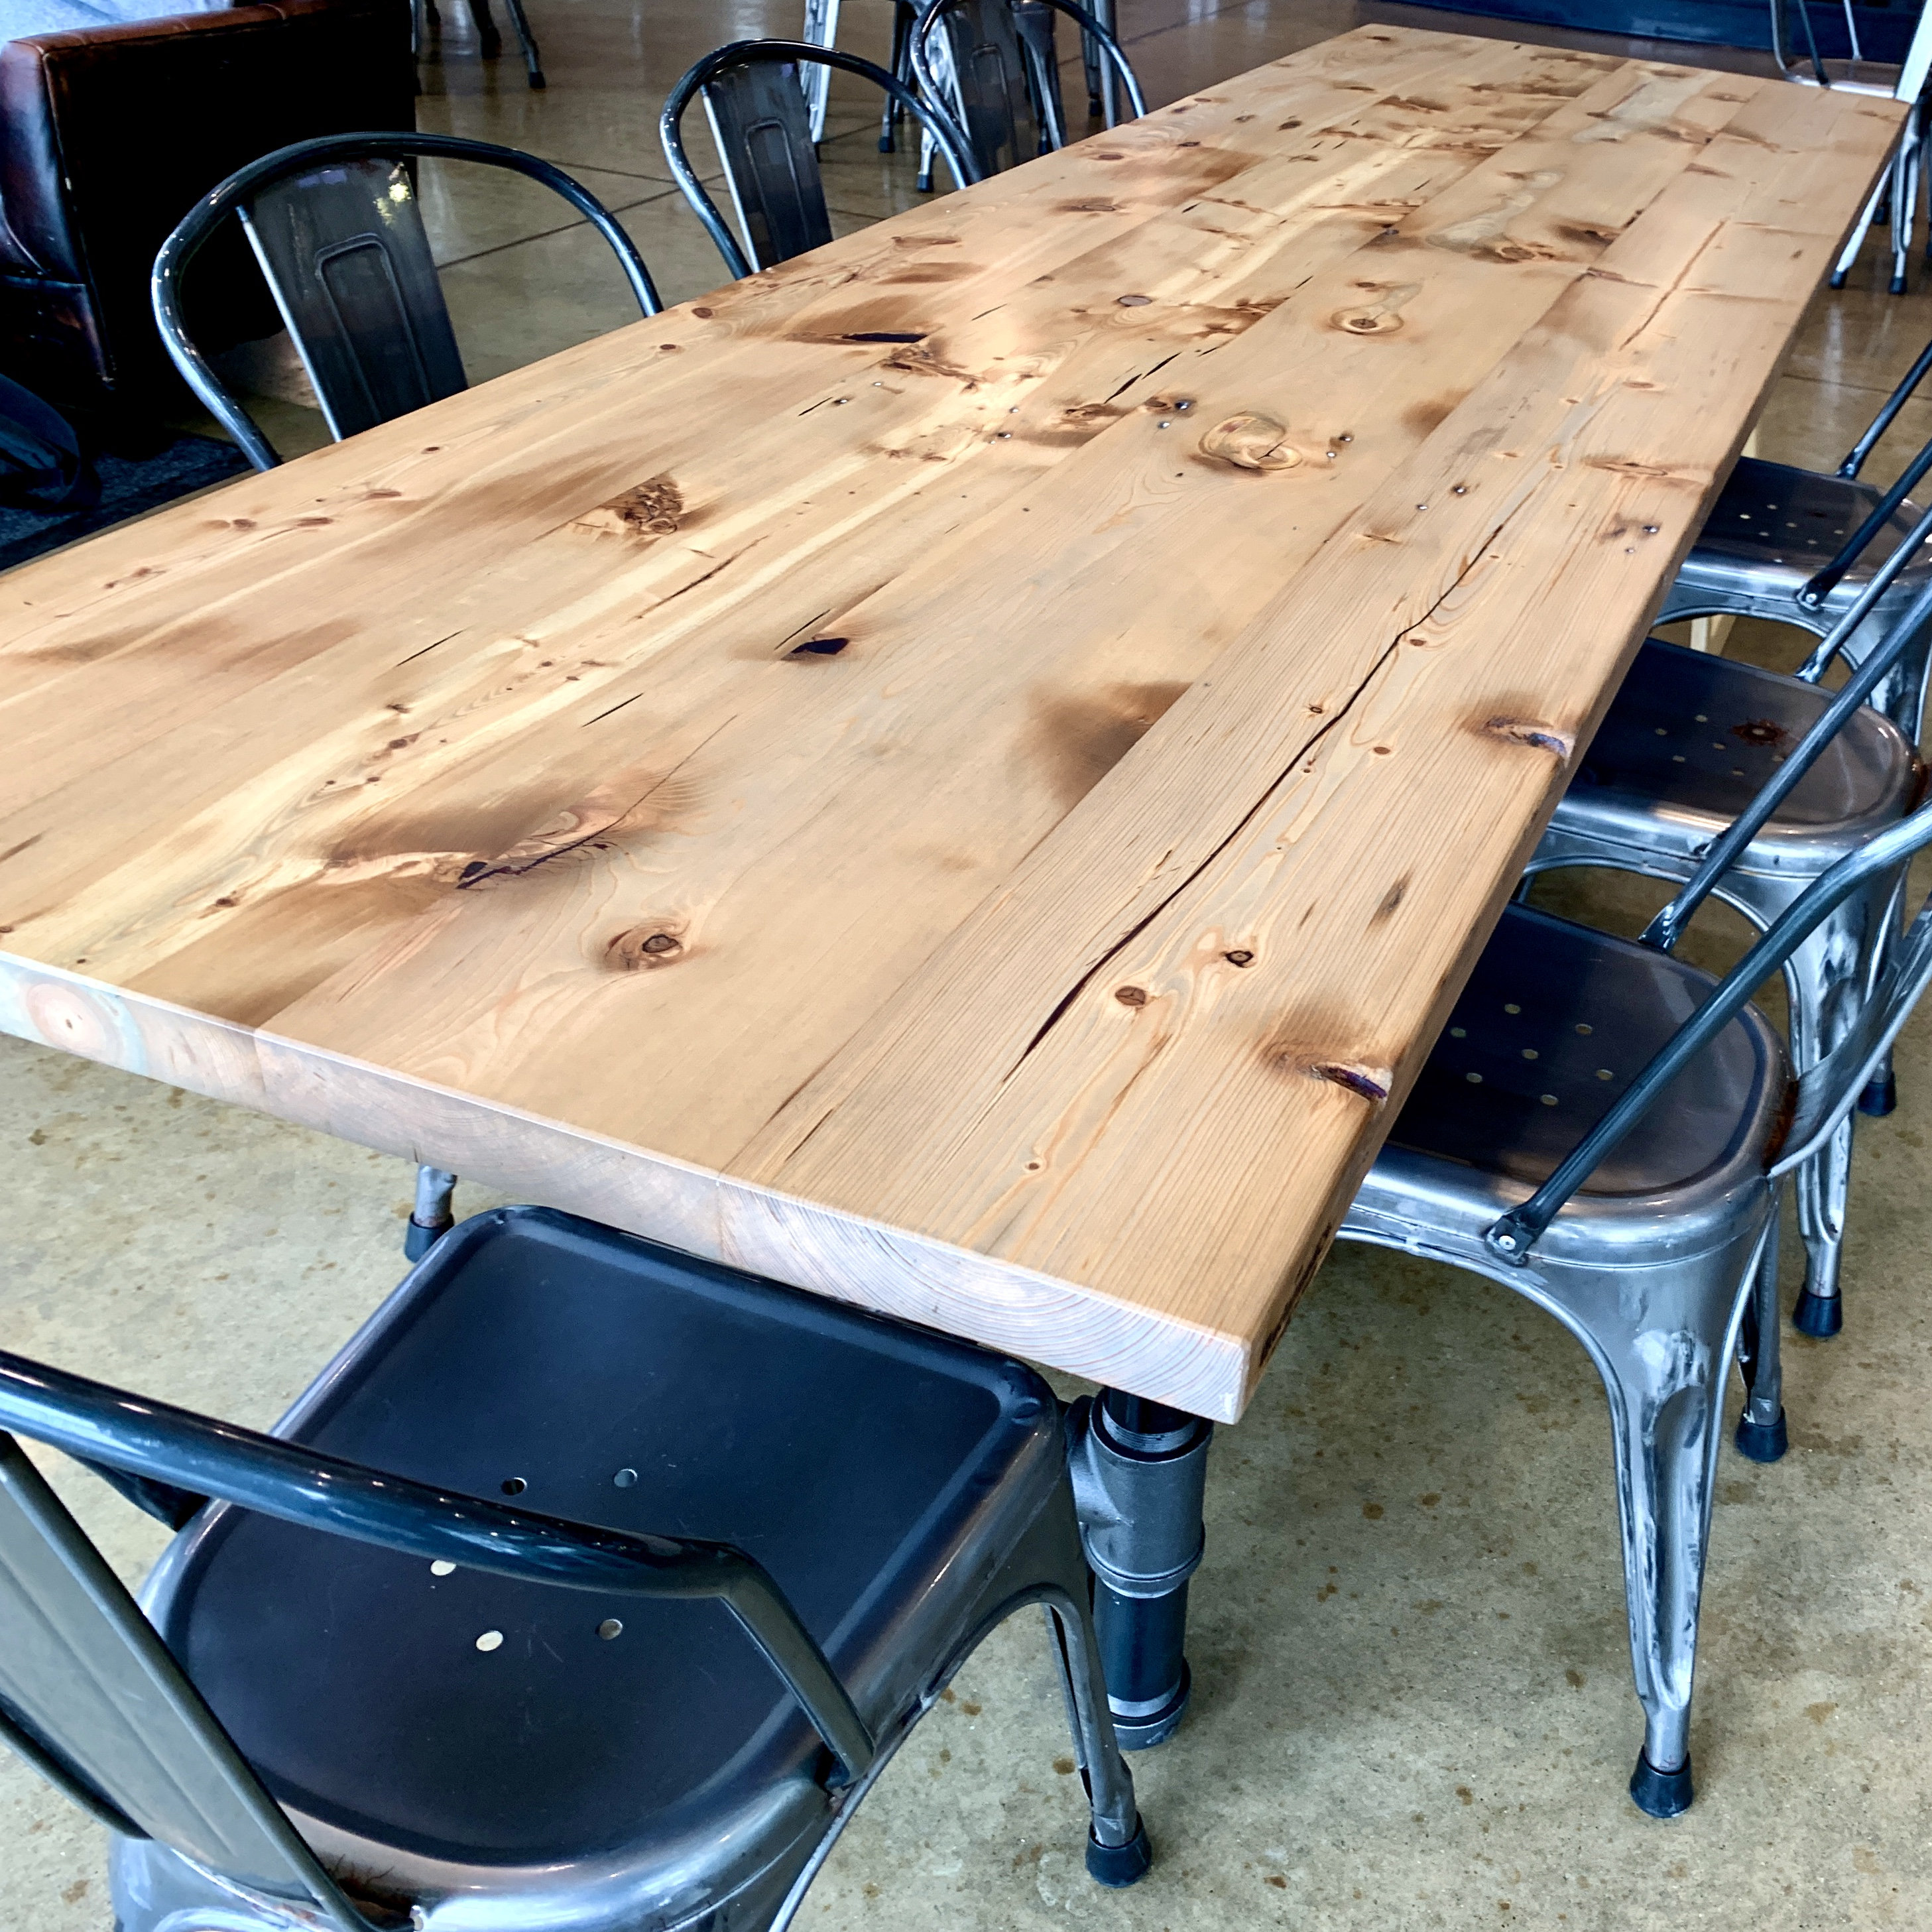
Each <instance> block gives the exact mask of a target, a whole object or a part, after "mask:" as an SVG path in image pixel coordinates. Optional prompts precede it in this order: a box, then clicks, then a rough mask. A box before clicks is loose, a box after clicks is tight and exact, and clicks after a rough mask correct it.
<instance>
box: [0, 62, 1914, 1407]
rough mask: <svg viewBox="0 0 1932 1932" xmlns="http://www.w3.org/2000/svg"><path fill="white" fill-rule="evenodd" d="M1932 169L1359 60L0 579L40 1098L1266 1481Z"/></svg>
mask: <svg viewBox="0 0 1932 1932" xmlns="http://www.w3.org/2000/svg"><path fill="white" fill-rule="evenodd" d="M1896 127H1897V111H1896V110H1894V108H1893V107H1891V104H1887V103H1883V102H1873V101H1852V100H1849V99H1845V98H1840V97H1838V96H1835V95H1829V94H1823V93H1820V92H1817V91H1814V90H1805V89H1793V88H1787V87H1781V86H1775V85H1772V84H1770V83H1760V82H1757V81H1754V80H1748V79H1740V78H1739V77H1736V76H1732V75H1720V74H1709V73H1704V72H1701V71H1697V70H1695V69H1691V68H1678V67H1673V66H1667V65H1661V64H1658V63H1653V62H1617V61H1615V60H1613V59H1610V58H1606V57H1604V56H1599V55H1581V54H1575V53H1568V52H1552V51H1550V50H1547V49H1534V48H1527V47H1521V46H1514V45H1511V44H1510V43H1504V42H1498V41H1491V40H1472V39H1469V38H1466V37H1460V36H1455V35H1449V34H1433V33H1423V32H1414V31H1404V30H1400V29H1397V28H1364V29H1361V30H1359V31H1358V32H1356V33H1354V34H1349V35H1346V36H1344V37H1342V38H1341V39H1340V40H1334V41H1331V42H1329V43H1325V45H1324V46H1321V47H1318V48H1315V49H1310V50H1309V51H1308V52H1306V53H1304V54H1302V55H1297V56H1295V57H1292V58H1290V59H1289V60H1287V61H1285V62H1278V63H1277V64H1275V65H1273V66H1271V67H1269V68H1264V69H1262V70H1260V71H1258V72H1257V73H1256V74H1252V75H1248V76H1245V77H1242V78H1241V80H1236V81H1233V82H1230V83H1227V84H1226V85H1225V86H1220V87H1217V88H1216V89H1213V90H1211V92H1208V94H1205V95H1200V96H1196V97H1193V98H1190V99H1189V100H1187V101H1183V102H1180V103H1178V104H1176V105H1175V107H1172V108H1169V109H1164V110H1161V111H1160V112H1159V113H1156V114H1154V115H1151V116H1150V117H1149V118H1148V119H1147V120H1145V121H1142V122H1139V123H1136V124H1133V125H1132V126H1130V127H1126V128H1124V129H1120V130H1115V131H1114V132H1112V133H1109V134H1106V135H1103V136H1097V137H1095V138H1094V139H1092V140H1090V141H1088V142H1084V143H1082V144H1080V145H1079V146H1077V147H1075V148H1070V149H1069V150H1067V151H1066V152H1064V153H1063V154H1058V155H1055V156H1052V157H1048V158H1047V159H1046V160H1042V161H1040V162H1039V163H1033V164H1030V165H1029V166H1027V167H1025V168H1023V169H1018V170H1016V171H1015V172H1013V173H1012V174H1010V175H1005V176H1002V177H999V178H996V179H995V180H994V181H990V182H988V183H986V184H983V185H982V186H981V187H978V188H976V189H974V190H971V191H970V192H968V193H965V194H963V195H958V196H946V197H944V198H942V199H939V200H938V201H936V202H934V203H933V204H932V205H931V206H929V207H927V208H922V209H920V210H919V211H916V212H915V213H913V214H908V215H904V216H901V217H898V218H897V219H896V220H893V221H890V222H887V223H882V224H880V226H877V227H876V228H874V229H868V230H867V231H865V233H863V234H862V235H859V236H853V237H852V238H850V239H848V240H847V241H845V242H841V243H838V244H835V245H833V246H832V248H828V249H825V250H822V251H819V252H818V253H817V254H815V255H813V256H811V257H805V258H803V259H802V260H799V261H798V262H796V263H790V264H787V265H786V266H784V268H781V269H778V270H776V271H774V272H770V273H769V274H767V275H760V276H758V277H756V278H752V279H751V281H748V282H746V283H744V284H738V285H736V286H734V287H731V288H730V289H727V290H723V291H721V292H719V293H718V294H717V295H715V296H712V297H710V298H709V299H706V301H704V302H700V303H697V304H694V305H690V306H688V307H687V308H684V309H682V310H679V311H673V312H672V313H671V314H668V315H667V316H664V317H659V318H657V319H655V320H652V321H650V322H647V323H639V324H637V325H636V326H634V327H633V328H631V329H625V330H622V331H620V332H618V333H617V334H616V335H611V336H608V337H606V338H602V339H601V340H599V341H595V342H593V343H590V344H585V345H584V346H583V347H580V348H578V349H576V350H571V351H569V352H568V353H565V355H562V356H557V357H555V358H553V359H550V361H548V362H544V363H543V364H541V365H537V366H535V368H530V369H526V370H524V371H519V372H517V374H513V375H511V376H508V377H504V378H502V379H501V380H498V381H496V382H494V383H489V384H487V385H485V386H483V387H481V388H480V389H476V390H475V391H472V392H469V394H467V395H463V396H460V397H456V398H452V399H450V400H449V401H447V402H446V403H443V404H438V405H437V406H436V407H435V408H434V409H433V410H426V411H424V412H422V413H419V414H418V415H416V416H412V417H410V418H408V419H405V420H404V421H403V422H398V423H395V424H392V425H388V426H386V427H385V428H382V429H380V430H378V431H372V432H370V433H368V434H366V435H364V436H362V437H357V438H356V439H354V440H353V441H351V442H350V443H347V444H344V445H341V446H338V447H337V448H335V449H330V450H326V451H322V452H317V454H316V455H313V456H311V457H307V458H303V459H302V460H300V461H299V462H297V463H293V464H291V465H290V466H288V467H287V468H286V469H284V470H281V471H280V472H276V473H275V474H274V475H270V476H268V477H264V478H247V479H243V480H242V481H238V482H236V483H235V484H231V485H229V486H228V487H226V488H225V489H223V490H222V491H221V492H220V493H218V494H217V496H214V497H212V498H204V499H200V500H199V501H197V502H195V503H193V504H190V505H184V506H182V507H181V508H180V509H178V510H177V511H172V512H169V513H167V514H163V515H162V516H160V517H155V518H153V519H151V520H148V521H145V522H144V523H141V524H139V525H137V526H133V527H132V528H130V529H126V530H124V531H120V532H110V533H108V534H107V535H104V536H103V537H101V538H98V539H96V540H95V541H92V542H91V543H89V544H85V545H83V546H80V547H78V548H77V549H76V550H73V551H71V552H68V553H65V554H63V555H62V556H57V557H54V558H52V559H47V560H46V562H43V563H41V564H39V565H34V566H31V567H29V568H26V569H23V570H20V571H16V572H13V573H12V574H10V575H8V576H7V577H0V721H4V726H5V729H6V730H7V738H8V742H9V745H10V747H11V748H12V749H13V757H12V758H11V759H10V760H9V761H8V762H7V765H6V766H5V768H4V769H0V924H4V925H5V927H6V929H7V931H6V933H5V946H6V947H7V949H9V950H8V951H7V953H6V954H5V956H0V1026H4V1027H5V1028H6V1030H7V1031H11V1032H13V1033H16V1034H20V1035H22V1036H23V1037H28V1038H31V1039H37V1040H46V1041H48V1042H49V1043H52V1044H55V1045H58V1046H65V1047H67V1048H68V1049H71V1050H73V1051H75V1052H83V1053H86V1054H89V1055H92V1057H94V1058H99V1059H102V1060H105V1061H110V1062H111V1063H113V1064H116V1065H119V1066H123V1067H130V1068H132V1069H133V1070H136V1071H140V1072H143V1073H152V1074H154V1075H156V1076H158V1077H161V1078H164V1079H170V1080H173V1081H175V1082H178V1084H181V1085H186V1086H189V1087H192V1088H195V1089H196V1091H202V1092H205V1093H210V1094H215V1095H217V1096H219V1097H224V1098H228V1099H232V1100H237V1101H239V1102H242V1103H244V1104H247V1105H250V1106H257V1107H260V1108H263V1109H266V1110H268V1111H270V1112H275V1113H277V1114H280V1115H284V1116H285V1117H287V1118H291V1119H295V1120H299V1121H304V1122H305V1123H308V1124H312V1125H316V1126H319V1127H325V1128H327V1129H329V1130H331V1131H333V1132H336V1133H341V1134H344V1135H345V1136H348V1137H350V1138H353V1139H357V1140H360V1141H362V1142H366V1143H367V1144H368V1145H372V1146H376V1147H380V1148H386V1149H388V1150H389V1151H393V1152H395V1153H397V1154H402V1155H406V1156H408V1157H421V1158H424V1159H430V1160H434V1161H435V1162H436V1163H437V1164H438V1165H441V1166H448V1167H451V1168H454V1169H456V1170H458V1172H463V1173H466V1174H469V1175H473V1176H475V1178H478V1179H479V1180H487V1181H491V1182H493V1183H494V1184H497V1185H499V1186H502V1187H507V1188H511V1189H514V1190H517V1191H519V1192H520V1193H523V1194H525V1195H526V1196H529V1197H530V1198H533V1199H543V1200H546V1201H549V1202H553V1203H555V1204H556V1205H561V1206H565V1207H568V1208H574V1209H576V1210H577V1211H581V1212H584V1213H586V1214H592V1215H595V1216H596V1217H598V1218H601V1219H602V1220H606V1221H609V1222H611V1223H615V1224H616V1225H619V1226H625V1227H628V1228H631V1229H634V1230H636V1231H637V1232H642V1233H645V1234H648V1235H652V1236H654V1237H655V1238H659V1239H662V1240H666V1241H670V1242H673V1243H674V1244H676V1245H679V1246H680V1247H685V1248H688V1249H690V1250H694V1251H695V1252H697V1253H703V1254H707V1255H712V1256H718V1257H720V1258H722V1259H728V1260H731V1261H734V1262H739V1263H742V1264H743V1265H748V1266H750V1267H753V1268H757V1269H760V1271H763V1272H766V1273H769V1274H773V1275H775V1276H777V1277H781V1278H782V1279H784V1280H790V1281H792V1282H794V1283H797V1284H798V1285H799V1286H803V1287H805V1288H808V1289H814V1290H817V1291H820V1292H826V1293H828V1294H832V1295H839V1296H841V1297H844V1298H847V1299H850V1300H853V1301H859V1302H862V1303H863V1304H865V1305H867V1306H869V1307H877V1308H880V1309H883V1310H886V1311H888V1312H891V1313H898V1314H901V1315H904V1316H908V1317H910V1318H912V1319H917V1320H920V1321H923V1322H929V1323H930V1324H932V1325H936V1326H938V1327H941V1328H946V1329H948V1330H950V1331H953V1332H955V1333H958V1334H965V1335H969V1336H971V1337H976V1338H977V1339H980V1340H985V1341H987V1342H989V1343H992V1344H994V1345H995V1346H1000V1347H1003V1348H1007V1349H1013V1350H1015V1351H1016V1352H1020V1353H1022V1354H1025V1355H1031V1356H1032V1357H1034V1358H1036V1359H1040V1360H1044V1361H1049V1362H1051V1363H1054V1364H1057V1365H1058V1366H1061V1367H1065V1368H1068V1369H1071V1370H1077V1371H1079V1372H1080V1373H1085V1374H1088V1375H1091V1376H1095V1377H1097V1378H1098V1379H1103V1380H1106V1381H1108V1382H1113V1383H1115V1384H1117V1385H1121V1386H1124V1387H1126V1388H1131V1389H1134V1390H1136V1391H1139V1392H1141V1393H1143V1394H1148V1395H1151V1396H1156V1397H1162V1398H1164V1399H1166V1400H1170V1401H1175V1402H1177V1403H1181V1405H1182V1406H1186V1407H1188V1408H1190V1409H1195V1410H1196V1411H1198V1412H1200V1413H1202V1414H1204V1415H1211V1416H1214V1417H1217V1418H1232V1417H1234V1416H1235V1415H1238V1413H1239V1412H1240V1409H1241V1406H1242V1404H1243V1403H1244V1401H1245V1400H1246V1399H1247V1394H1248V1393H1249V1391H1250V1390H1251V1388H1252V1387H1253V1382H1254V1379H1255V1378H1256V1376H1257V1375H1258V1374H1259V1372H1260V1370H1261V1368H1262V1366H1263V1364H1265V1361H1266V1359H1267V1356H1268V1352H1269V1351H1270V1349H1271V1348H1272V1347H1273V1346H1274V1342H1275V1341H1276V1340H1277V1339H1278V1337H1279V1336H1280V1331H1281V1328H1282V1326H1283V1324H1284V1322H1286V1319H1287V1316H1288V1313H1289V1310H1290V1308H1291V1307H1292V1302H1293V1299H1294V1297H1295V1295H1296V1294H1297V1293H1298V1292H1299V1290H1300V1289H1301V1286H1303V1285H1304V1283H1306V1281H1307V1279H1308V1277H1309V1276H1310V1274H1312V1272H1313V1269H1314V1268H1315V1267H1316V1265H1317V1264H1318V1262H1319V1259H1320V1257H1321V1255H1322V1253H1323V1252H1324V1250H1325V1247H1326V1244H1327V1242H1328V1239H1329V1238H1330V1236H1331V1233H1332V1230H1333V1227H1334V1223H1335V1222H1336V1220H1337V1218H1338V1217H1339V1215H1340V1212H1341V1211H1342V1209H1343V1207H1344V1206H1345V1205H1346V1202H1347V1200H1348V1199H1349V1195H1350V1193H1351V1192H1352V1190H1353V1188H1354V1187H1355V1185H1356V1184H1357V1182H1358V1179H1359V1177H1360V1175H1361V1173H1362V1172H1364V1169H1365V1168H1366V1166H1367V1163H1368V1162H1369V1161H1370V1160H1371V1159H1372V1158H1373V1154H1374V1151H1375V1149H1376V1146H1377V1145H1379V1141H1380V1139H1381V1136H1382V1134H1383V1133H1385V1131H1386V1130H1387V1128H1388V1124H1389V1123H1390V1121H1391V1118H1393V1115H1394V1111H1395V1109H1397V1107H1398V1106H1400V1100H1401V1098H1402V1096H1403V1093H1404V1092H1405V1091H1406V1088H1407V1085H1408V1083H1409V1081H1410V1080H1411V1079H1412V1078H1413V1077H1414V1075H1415V1072H1416V1070H1417V1068H1418V1065H1419V1063H1420V1059H1421V1056H1422V1055H1424V1053H1425V1052H1426V1051H1427V1047H1428V1046H1429V1045H1430V1042H1431V1041H1432V1040H1433V1037H1434V1034H1435V1031H1436V1028H1437V1027H1438V1026H1439V1025H1440V1023H1441V1016H1442V1013H1444V1012H1445V1011H1446V1010H1447V1008H1448V1004H1450V1003H1451V1001H1453V998H1454V995H1455V992H1456V991H1457V988H1458V987H1459V986H1460V982H1461V980H1462V979H1463V977H1464V976H1465V975H1466V972H1467V971H1468V968H1469V965H1470V964H1471V962H1472V960H1473V958H1474V956H1475V951H1476V950H1478V948H1479V947H1480V946H1481V943H1482V941H1483V940H1484V938H1485V937H1486V936H1487V932H1488V930H1489V928H1490V925H1491V924H1492V923H1493V919H1494V917H1495V916H1496V910H1497V908H1498V907H1499V905H1500V904H1501V903H1502V900H1503V899H1504V898H1505V896H1506V895H1507V893H1508V889H1509V886H1510V884H1511V881H1512V880H1513V878H1514V874H1515V872H1516V870H1517V868H1518V867H1519V865H1520V862H1521V859H1522V857H1523V854H1524V853H1525V852H1526V850H1528V848H1529V845H1530V844H1531V843H1532V841H1534V839H1535V837H1536V836H1537V835H1538V831H1539V830H1540V829H1541V825H1542V823H1543V822H1544V819H1545V818H1546V817H1547V814H1548V812H1549V811H1550V808H1552V807H1553V804H1554V802H1555V799H1556V797H1557V796H1559V793H1560V791H1561V789H1562V784H1563V782H1564V780H1565V775H1566V774H1567V772H1568V769H1570V767H1571V764H1572V763H1573V761H1574V755H1575V752H1576V749H1577V746H1578V745H1580V744H1582V743H1584V742H1587V739H1588V737H1589V733H1590V732H1591V730H1592V729H1593V728H1594V727H1595V722H1596V720H1597V718H1598V715H1600V714H1601V710H1602V709H1603V706H1604V704H1605V703H1607V701H1608V698H1609V696H1610V693H1611V692H1612V691H1613V689H1614V688H1615V685H1616V681H1617V679H1618V677H1619V675H1620V674H1621V672H1622V668H1623V666H1624V664H1625V662H1626V661H1628V656H1629V655H1630V653H1631V651H1632V650H1633V649H1634V646H1635V644H1636V642H1637V639H1638V638H1639V637H1640V636H1641V635H1642V634H1643V628H1644V625H1645V623H1646V620H1647V619H1648V617H1649V614H1650V613H1651V612H1652V610H1654V609H1655V607H1656V604H1657V602H1658V598H1659V597H1660V596H1661V593H1662V591H1663V589H1664V586H1665V584H1666V583H1667V581H1668V580H1669V577H1670V574H1671V572H1672V571H1673V569H1674V568H1675V565H1676V560H1677V559H1678V557H1679V556H1680V555H1681V553H1682V550H1683V549H1684V548H1685V547H1686V545H1687V544H1688V542H1689V541H1690V538H1691V534H1692V532H1694V529H1695V528H1696V526H1697V522H1698V520H1699V519H1700V517H1701V515H1702V513H1703V509H1704V508H1705V506H1706V505H1707V504H1708V503H1709V501H1710V500H1711V499H1712V496H1714V494H1715V490H1716V489H1717V487H1718V484H1719V483H1720V482H1721V480H1722V478H1723V476H1724V474H1725V473H1726V472H1727V469H1728V467H1729V465H1730V463H1731V461H1732V460H1733V459H1734V458H1735V456H1736V452H1737V449H1738V446H1739V443H1740V442H1741V440H1742V438H1743V437H1744V436H1745V434H1746V433H1747V431H1748V428H1749V427H1750V424H1751V419H1752V417H1753V416H1754V413H1755V411H1756V410H1757V407H1758V404H1760V401H1761V400H1762V398H1763V395H1764V394H1765V392H1766V389H1767V388H1768V386H1769V383H1771V381H1772V379H1773V377H1774V376H1775V373H1776V371H1777V369H1778V364H1779V362H1780V359H1781V357H1782V356H1783V355H1784V352H1785V350H1786V349H1787V347H1788V345H1789V343H1790V339H1791V337H1792V335H1793V332H1794V331H1795V329H1796V326H1797V323H1798V321H1799V317H1800V316H1801V314H1802V310H1803V308H1804V306H1805V302H1807V300H1808V299H1809V297H1810V296H1811V293H1812V292H1813V291H1814V289H1815V288H1816V287H1817V284H1818V282H1819V281H1820V278H1821V277H1822V275H1823V272H1824V271H1825V269H1826V267H1827V266H1829V258H1830V256H1831V254H1832V251H1833V249H1834V248H1835V246H1836V245H1837V243H1838V239H1839V238H1840V236H1841V234H1842V233H1843V230H1844V229H1845V228H1846V226H1847V225H1848V224H1849V220H1851V218H1852V215H1853V214H1854V213H1855V211H1856V209H1857V208H1858V205H1859V204H1860V202H1861V199H1862V197H1863V196H1864V194H1865V193H1866V192H1867V190H1868V188H1869V186H1870V182H1871V181H1872V180H1873V178H1874V176H1875V175H1876V172H1877V170H1878V169H1879V166H1880V164H1881V163H1882V160H1883V159H1884V157H1885V152H1886V150H1887V148H1888V144H1889V143H1890V142H1891V139H1892V138H1893V136H1894V133H1895V131H1896Z"/></svg>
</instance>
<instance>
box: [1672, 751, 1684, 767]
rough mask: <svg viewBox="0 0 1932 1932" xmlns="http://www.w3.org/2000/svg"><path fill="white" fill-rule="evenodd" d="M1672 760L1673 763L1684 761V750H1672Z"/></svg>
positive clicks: (1679, 763) (1677, 763) (1678, 763)
mask: <svg viewBox="0 0 1932 1932" xmlns="http://www.w3.org/2000/svg"><path fill="white" fill-rule="evenodd" d="M1670 762H1671V763H1673V765H1681V764H1682V763H1683V762H1684V754H1683V753H1682V751H1673V752H1672V753H1671V754H1670Z"/></svg>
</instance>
